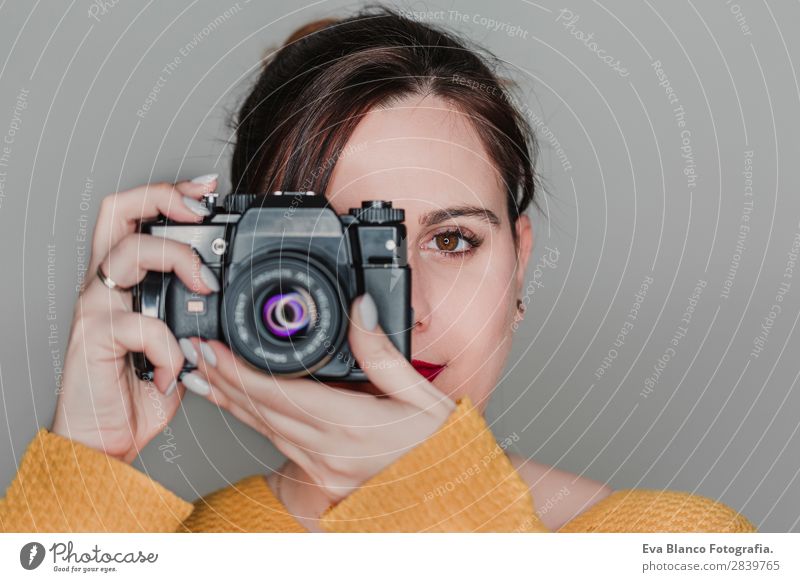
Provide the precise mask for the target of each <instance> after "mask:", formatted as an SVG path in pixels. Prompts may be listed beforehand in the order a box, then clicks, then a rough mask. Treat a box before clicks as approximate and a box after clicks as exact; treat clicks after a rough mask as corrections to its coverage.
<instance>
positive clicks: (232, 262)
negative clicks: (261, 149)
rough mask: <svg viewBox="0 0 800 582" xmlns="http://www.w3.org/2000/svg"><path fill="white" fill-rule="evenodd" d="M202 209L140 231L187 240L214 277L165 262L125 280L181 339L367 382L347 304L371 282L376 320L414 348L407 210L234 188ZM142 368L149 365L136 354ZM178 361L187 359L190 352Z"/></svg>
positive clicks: (314, 374)
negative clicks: (188, 274)
mask: <svg viewBox="0 0 800 582" xmlns="http://www.w3.org/2000/svg"><path fill="white" fill-rule="evenodd" d="M217 197H218V195H217V194H216V193H212V194H208V195H206V196H205V197H204V204H205V206H206V208H208V209H209V211H210V215H209V216H207V217H205V218H204V219H203V222H202V223H198V224H186V223H179V222H174V221H171V220H169V219H167V218H165V217H163V216H162V217H159V218H158V219H156V220H152V221H143V222H141V223H140V224H139V232H141V233H145V234H150V235H153V236H162V237H165V238H169V239H173V240H177V241H179V242H182V243H186V244H189V245H191V246H192V248H194V249H195V251H196V253H197V255H198V257H199V259H200V260H202V261H203V262H204V263H205V265H206V266H208V267H209V268H210V269H211V270H212V271H213V272H214V274H215V275H217V277H218V279H219V281H220V291H219V292H217V293H211V294H208V295H201V294H199V293H197V292H196V291H193V290H192V289H189V288H188V287H187V286H186V285H185V284H184V283H183V282H182V281H181V280H180V279H179V278H178V277H176V276H175V275H174V274H173V273H161V272H155V271H150V272H148V273H147V274H146V275H145V277H144V279H143V280H142V281H141V282H140V283H139V284H138V285H136V286H135V287H134V288H133V289H132V292H133V308H134V311H137V312H140V313H142V314H144V315H147V316H150V317H157V318H159V319H161V320H163V321H165V322H166V323H167V326H168V327H169V329H170V330H171V331H172V333H173V335H174V336H175V337H176V338H178V339H180V338H184V337H190V336H198V337H201V338H204V339H215V340H219V341H222V342H224V343H226V344H227V345H228V346H229V347H230V348H231V350H232V351H233V352H234V353H235V354H236V355H238V356H240V357H241V358H243V359H244V360H245V361H247V362H248V363H249V364H251V365H252V366H254V367H255V368H257V369H260V370H261V371H263V372H266V373H268V374H272V375H275V376H283V377H301V376H309V377H311V378H315V379H317V380H319V381H323V382H325V381H336V382H366V381H367V377H366V375H365V374H364V371H363V370H362V369H361V368H360V367H359V366H358V364H357V362H356V361H355V358H354V356H353V355H352V352H351V350H350V347H349V343H348V340H347V329H348V323H349V319H350V317H349V315H350V305H351V303H352V301H353V299H355V297H357V296H358V295H361V294H362V293H365V292H368V293H369V294H370V295H371V296H372V297H373V299H374V300H375V303H376V305H377V308H378V322H379V324H380V325H381V327H382V328H383V330H384V332H385V333H386V334H387V336H388V337H389V338H390V339H391V341H392V342H393V343H394V345H395V346H396V347H397V349H398V350H399V351H400V353H401V354H403V356H404V357H405V358H406V359H409V358H410V352H411V328H412V322H413V311H412V309H411V269H410V268H409V267H408V263H407V248H406V228H405V225H404V224H403V220H404V216H405V214H404V211H403V210H402V209H399V208H392V204H391V202H389V201H382V200H369V201H365V202H362V205H361V208H351V209H350V210H349V213H348V214H343V215H337V214H336V212H335V211H334V210H333V209H332V208H331V207H330V206H329V205H328V204H327V200H326V199H325V198H324V197H323V196H321V195H317V194H315V193H314V192H273V193H272V194H241V193H232V194H229V195H228V196H226V197H225V199H224V202H223V205H222V206H218V205H217ZM133 363H134V368H135V369H136V373H137V375H138V376H139V377H140V378H142V379H149V380H152V378H153V366H152V364H151V363H150V362H149V361H148V360H147V358H146V357H145V356H144V354H142V353H134V354H133ZM183 369H184V371H191V370H193V369H195V366H193V365H192V364H191V363H190V362H189V361H188V360H187V361H186V362H185V364H184V368H183Z"/></svg>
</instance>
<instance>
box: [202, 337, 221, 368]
mask: <svg viewBox="0 0 800 582" xmlns="http://www.w3.org/2000/svg"><path fill="white" fill-rule="evenodd" d="M200 351H201V352H202V354H203V359H204V360H205V361H206V363H207V364H208V365H209V366H211V367H212V368H215V367H216V366H217V354H215V353H214V350H213V349H212V348H211V346H210V345H208V344H207V343H206V342H202V343H201V344H200Z"/></svg>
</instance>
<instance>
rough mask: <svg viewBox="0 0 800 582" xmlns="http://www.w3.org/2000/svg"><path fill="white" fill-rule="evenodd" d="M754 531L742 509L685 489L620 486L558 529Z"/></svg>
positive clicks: (565, 530) (617, 531)
mask: <svg viewBox="0 0 800 582" xmlns="http://www.w3.org/2000/svg"><path fill="white" fill-rule="evenodd" d="M577 532H594V533H601V532H609V533H654V532H678V533H689V532H706V533H757V532H758V530H757V529H756V527H755V526H754V525H753V524H752V523H751V522H750V521H749V520H748V519H747V518H746V517H745V516H744V515H742V514H741V513H738V512H737V511H735V510H734V509H732V508H731V507H728V506H727V505H725V504H724V503H721V502H719V501H716V500H714V499H711V498H710V497H705V496H703V495H698V494H695V493H689V492H687V491H674V490H663V491H662V490H658V489H619V490H617V491H614V492H613V493H612V494H611V495H609V496H608V497H606V498H604V499H602V500H601V501H599V502H598V503H596V504H595V505H593V506H592V507H590V508H589V509H588V510H586V511H584V512H583V513H581V514H580V515H578V516H577V517H576V518H574V519H572V520H571V521H569V522H567V523H566V524H564V525H563V526H561V528H559V529H558V533H577Z"/></svg>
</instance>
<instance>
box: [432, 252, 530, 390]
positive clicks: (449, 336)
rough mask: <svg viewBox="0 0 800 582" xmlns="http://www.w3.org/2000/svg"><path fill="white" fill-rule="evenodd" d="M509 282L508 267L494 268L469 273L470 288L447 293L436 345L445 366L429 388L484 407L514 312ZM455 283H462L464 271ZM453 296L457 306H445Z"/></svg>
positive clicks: (498, 372) (507, 346) (508, 339)
mask: <svg viewBox="0 0 800 582" xmlns="http://www.w3.org/2000/svg"><path fill="white" fill-rule="evenodd" d="M512 278H513V264H511V265H506V264H503V265H497V264H495V266H494V267H493V269H492V270H491V272H485V273H481V272H478V273H472V274H471V275H470V277H469V284H466V283H465V284H464V285H463V287H460V288H459V289H458V290H456V289H455V288H451V290H450V292H449V294H448V295H449V297H448V298H447V299H446V300H445V301H443V302H442V303H441V304H440V305H442V308H441V313H438V314H437V315H438V316H439V317H437V318H436V319H437V320H438V322H439V325H438V327H439V329H440V330H442V331H441V334H440V335H439V341H443V342H445V344H444V347H443V350H442V353H443V354H446V355H447V356H448V360H449V365H448V368H447V369H446V370H445V371H444V372H442V374H440V376H439V377H437V378H436V379H435V380H434V382H433V383H434V384H435V385H436V386H437V388H439V389H440V390H442V391H444V392H446V393H447V394H449V395H450V396H451V398H453V399H456V400H457V399H458V398H460V397H462V396H463V395H465V394H469V396H470V398H471V399H472V401H473V403H475V404H476V405H478V403H479V402H483V404H482V406H485V404H486V402H485V400H486V399H487V397H488V396H489V395H490V394H491V392H492V391H493V390H494V387H495V386H496V384H497V381H498V379H499V378H500V375H501V374H502V372H503V368H504V367H505V363H506V360H507V358H508V355H509V352H510V349H511V338H512V336H513V334H512V327H511V326H512V323H513V321H514V310H515V309H516V304H515V301H516V295H515V288H514V285H513V284H511V280H512ZM460 279H462V280H464V281H465V282H466V280H467V276H466V269H464V270H463V271H462V273H461V277H460ZM454 294H458V295H460V296H461V298H460V300H459V301H451V300H450V299H451V298H452V296H453V295H454ZM437 311H439V310H437Z"/></svg>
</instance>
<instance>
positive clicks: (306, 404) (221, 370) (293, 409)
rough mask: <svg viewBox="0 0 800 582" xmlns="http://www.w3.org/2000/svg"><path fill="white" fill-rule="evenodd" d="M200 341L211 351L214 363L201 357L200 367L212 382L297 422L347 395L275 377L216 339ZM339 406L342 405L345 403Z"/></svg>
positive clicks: (312, 383) (319, 413) (315, 384)
mask: <svg viewBox="0 0 800 582" xmlns="http://www.w3.org/2000/svg"><path fill="white" fill-rule="evenodd" d="M190 339H191V341H192V344H193V346H194V348H195V350H196V352H197V353H198V354H201V355H202V352H203V348H201V347H200V340H199V339H198V338H190ZM203 343H205V345H206V348H205V349H207V350H208V349H210V350H211V353H212V354H213V357H214V359H215V362H214V364H213V365H209V362H208V359H207V358H202V359H203V365H202V366H200V370H201V372H202V373H203V374H205V375H206V376H207V377H208V378H209V380H210V381H211V383H212V384H214V383H220V384H222V383H225V384H228V385H230V386H231V387H232V389H233V390H235V391H236V392H238V393H242V394H244V395H245V396H246V397H247V398H250V399H253V400H256V401H258V402H259V403H261V404H262V405H263V406H264V407H266V408H269V409H270V410H274V411H275V412H278V413H280V414H283V415H284V416H287V417H290V418H294V419H297V420H300V421H302V420H303V419H306V418H308V417H309V416H312V417H319V416H323V415H324V413H325V412H326V411H327V410H329V409H331V408H337V407H338V406H335V404H338V401H337V402H333V401H332V399H337V398H342V399H344V398H346V397H347V392H348V391H347V390H341V389H338V388H331V387H329V386H326V385H324V384H320V383H319V382H316V381H312V380H306V379H303V378H278V377H276V376H271V375H269V374H267V373H265V372H263V371H260V370H256V369H254V368H253V367H252V366H250V365H249V364H247V363H245V362H243V361H242V360H241V359H239V358H237V357H236V356H234V354H233V352H231V350H230V349H229V348H228V346H226V345H225V344H223V343H222V342H220V341H217V340H208V341H204V342H203ZM351 397H352V396H351ZM347 402H352V400H347ZM342 405H343V406H346V403H342Z"/></svg>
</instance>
